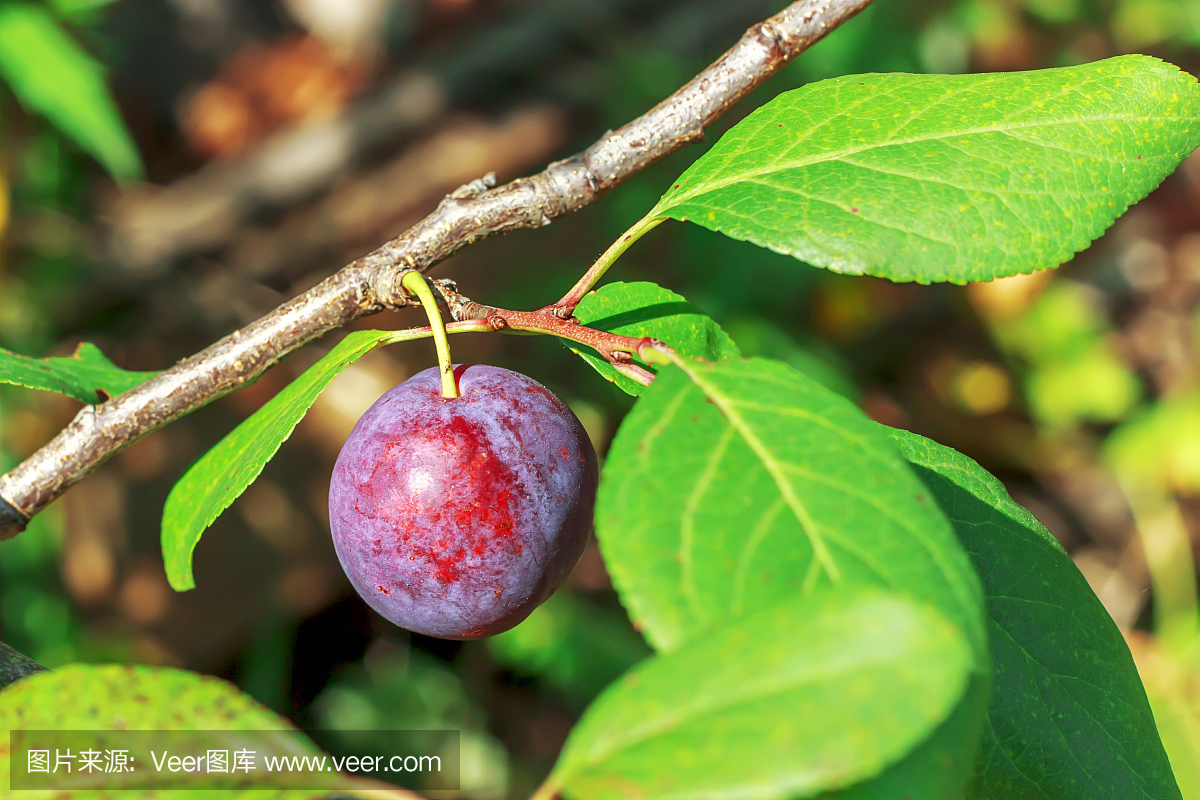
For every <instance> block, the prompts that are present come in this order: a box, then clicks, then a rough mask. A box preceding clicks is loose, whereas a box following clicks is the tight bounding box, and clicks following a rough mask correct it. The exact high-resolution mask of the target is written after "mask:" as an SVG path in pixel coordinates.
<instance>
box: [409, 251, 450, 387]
mask: <svg viewBox="0 0 1200 800" xmlns="http://www.w3.org/2000/svg"><path fill="white" fill-rule="evenodd" d="M400 285H401V286H402V287H404V290H405V291H406V292H408V293H409V294H412V295H416V297H417V299H418V300H420V301H421V307H422V308H424V309H425V314H426V315H427V316H428V317H429V327H430V328H432V329H433V344H434V347H436V348H437V358H438V367H439V368H440V370H441V373H442V397H446V398H450V399H454V398H456V397H458V396H459V394H458V384H457V383H456V382H455V380H454V364H453V363H452V362H451V361H450V342H449V340H448V339H447V338H446V325H445V323H444V322H442V312H441V311H439V310H438V306H437V298H435V297H434V296H433V289H431V288H430V287H429V282H428V281H427V280H425V276H424V275H422V274H421V273H419V272H417V271H416V270H410V271H408V272H406V273H404V277H403V278H401V279H400Z"/></svg>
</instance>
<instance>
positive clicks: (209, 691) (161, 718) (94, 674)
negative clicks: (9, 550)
mask: <svg viewBox="0 0 1200 800" xmlns="http://www.w3.org/2000/svg"><path fill="white" fill-rule="evenodd" d="M12 730H27V731H68V732H69V731H96V732H97V734H96V739H97V741H100V742H108V743H109V744H110V746H111V747H121V744H122V743H121V740H120V738H119V737H120V736H121V733H120V732H121V731H196V732H197V733H196V735H195V737H187V740H188V741H189V742H190V743H191V742H194V744H195V747H196V749H197V750H198V751H199V752H200V753H201V754H203V753H205V752H206V751H207V750H208V749H214V750H215V749H223V750H226V751H234V750H237V749H239V748H243V747H245V745H246V739H245V738H244V737H243V736H240V735H239V732H242V731H256V733H255V734H254V738H253V743H254V744H253V747H254V752H255V758H256V764H261V762H259V761H257V759H261V758H263V757H265V756H267V755H276V756H282V755H289V756H290V755H298V756H303V755H319V754H320V752H321V751H320V750H319V749H318V748H317V747H316V745H314V744H313V743H312V741H311V740H309V739H308V737H307V736H305V735H304V734H303V733H302V732H301V731H299V730H297V729H296V728H295V727H294V726H293V725H292V724H291V723H290V722H289V721H288V720H286V719H283V718H282V717H280V716H278V715H276V714H274V713H273V712H271V711H269V710H268V709H266V708H264V707H263V706H261V705H259V704H258V703H257V702H255V701H254V700H253V699H251V698H250V697H249V696H247V695H245V694H243V693H242V692H240V691H238V690H237V689H236V688H234V687H233V686H231V685H230V684H228V683H226V682H225V681H222V680H218V679H217V678H212V677H208V676H205V675H197V674H195V673H192V672H185V671H183V670H178V669H168V668H161V667H144V666H129V665H116V664H112V665H92V664H71V665H68V666H65V667H60V668H59V669H56V670H54V671H52V672H41V673H38V674H36V675H31V676H29V677H27V678H22V679H21V680H20V681H17V682H16V683H14V684H12V685H11V686H9V687H8V688H6V689H4V690H3V691H0V736H2V737H3V741H4V743H5V746H4V747H0V772H3V774H4V775H5V776H6V777H5V788H6V789H7V788H8V787H7V783H8V777H7V776H8V775H9V772H10V761H9V759H10V756H11V754H10V752H9V748H8V743H9V733H10V731H12ZM105 732H107V733H105ZM106 736H109V737H113V738H111V739H106V738H105V737H106ZM90 738H91V737H89V739H90ZM185 755H186V754H185ZM139 766H140V767H142V768H141V769H136V767H139ZM134 767H135V769H132V770H129V771H122V772H121V773H119V774H117V773H114V774H113V776H111V777H110V776H108V775H105V778H106V780H112V781H113V782H114V783H117V784H119V785H120V786H122V787H123V788H121V789H120V790H119V794H120V796H121V797H122V798H127V799H128V800H151V798H154V797H161V796H163V794H164V792H162V791H161V790H159V791H155V790H150V789H139V785H144V781H146V780H156V779H158V773H157V772H156V771H155V770H153V769H151V768H150V765H148V764H147V765H139V764H136V763H135V764H134ZM72 774H73V776H74V777H75V778H76V779H79V778H81V777H83V778H87V777H89V776H88V775H87V774H86V773H83V772H82V771H80V770H76V772H75V773H72ZM252 776H253V780H252V784H253V785H254V786H257V787H259V789H260V790H259V791H245V790H243V791H237V790H223V791H219V792H214V791H212V790H211V789H209V790H203V789H192V788H189V784H192V785H193V786H194V785H196V784H197V783H199V782H202V781H206V780H208V779H209V777H210V776H209V774H208V773H207V772H204V771H194V772H190V773H188V772H182V771H181V772H179V773H175V774H172V776H171V777H172V780H177V781H178V785H179V788H178V789H175V790H172V791H170V792H169V795H170V796H171V797H176V798H179V799H180V800H204V798H212V797H217V798H222V800H235V799H236V800H253V799H254V798H263V797H267V798H270V797H278V798H286V799H287V800H304V798H315V797H325V796H328V795H330V794H332V792H330V791H329V790H328V789H325V790H320V789H307V790H282V789H277V790H276V791H275V792H274V793H273V794H272V793H267V794H264V793H263V792H262V791H261V789H269V788H271V787H272V786H275V787H280V786H286V785H288V783H289V782H291V785H293V786H294V785H295V782H294V779H293V778H292V777H291V776H290V775H289V774H288V773H287V772H280V771H277V772H274V773H272V772H268V771H267V770H265V769H258V770H256V771H255V772H254V773H253V774H252ZM64 780H66V777H65V775H64ZM348 780H349V779H344V778H343V779H341V782H342V783H345V782H347V781H348ZM338 793H339V794H357V792H346V791H340V792H338ZM19 794H20V795H21V796H23V797H29V798H30V800H42V798H50V797H59V796H63V795H64V792H58V791H49V790H42V791H22V792H19ZM69 794H70V796H71V797H72V798H74V799H75V800H102V798H106V797H112V796H113V792H112V791H101V790H95V789H93V790H76V791H72V792H70V793H69ZM390 794H392V796H393V797H397V798H401V800H403V798H404V797H405V796H409V797H411V795H407V793H405V792H401V791H399V790H396V791H395V792H393V793H390Z"/></svg>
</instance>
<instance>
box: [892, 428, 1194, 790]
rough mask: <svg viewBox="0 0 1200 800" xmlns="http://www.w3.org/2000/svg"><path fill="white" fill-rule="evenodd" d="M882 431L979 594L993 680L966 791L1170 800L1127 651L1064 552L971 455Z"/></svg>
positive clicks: (1164, 764) (1170, 783) (1163, 762)
mask: <svg viewBox="0 0 1200 800" xmlns="http://www.w3.org/2000/svg"><path fill="white" fill-rule="evenodd" d="M891 435H892V438H893V439H894V440H895V441H896V443H897V444H898V445H899V447H900V450H901V453H903V455H904V457H905V458H907V459H908V460H909V462H910V463H912V464H913V466H914V467H915V468H916V471H917V474H918V475H919V476H920V477H921V479H922V480H924V482H925V484H926V485H927V486H928V487H929V491H931V492H932V493H933V494H934V496H935V497H936V498H937V502H938V503H939V505H941V507H942V510H943V511H945V512H946V515H947V516H949V517H950V519H951V521H952V522H953V523H954V526H955V530H956V531H957V533H958V536H959V538H960V539H961V540H962V543H963V546H964V547H966V549H967V552H968V554H969V555H970V557H971V560H972V563H973V564H974V565H975V569H976V570H977V571H978V573H979V576H980V579H981V580H982V581H983V587H984V593H985V594H986V596H987V609H988V640H989V642H990V644H991V648H992V659H993V669H994V674H995V682H994V686H993V692H992V699H991V701H990V704H989V706H988V713H987V716H988V721H987V726H986V727H985V729H984V746H983V751H982V753H981V756H980V761H979V764H978V766H977V767H976V774H975V777H974V778H973V780H972V783H971V787H970V792H969V794H968V796H969V797H972V798H979V800H985V799H986V800H992V799H993V798H1001V797H1003V798H1013V800H1018V799H1019V798H1046V797H1052V798H1054V799H1055V800H1092V799H1093V798H1097V797H1114V798H1115V797H1121V798H1147V799H1148V798H1155V799H1156V800H1160V799H1162V798H1178V797H1179V796H1180V795H1179V789H1178V788H1177V787H1176V786H1175V781H1174V779H1173V778H1172V776H1171V767H1170V764H1169V763H1168V761H1167V756H1166V753H1165V752H1164V751H1163V747H1162V744H1161V743H1160V741H1159V738H1158V732H1157V730H1156V728H1155V724H1154V717H1153V715H1152V714H1151V711H1150V706H1149V704H1148V703H1147V701H1146V693H1145V691H1144V690H1143V688H1142V683H1141V680H1140V679H1139V678H1138V673H1137V669H1136V668H1135V667H1134V663H1133V658H1132V657H1131V656H1130V654H1129V648H1128V647H1127V646H1126V644H1125V640H1124V639H1123V638H1122V636H1121V632H1120V631H1119V630H1118V629H1117V626H1116V625H1115V624H1114V623H1113V621H1112V618H1111V617H1109V615H1108V612H1107V611H1105V610H1104V606H1103V605H1101V604H1100V601H1099V600H1098V599H1097V598H1096V595H1095V593H1093V592H1092V589H1091V587H1089V586H1088V583H1087V581H1086V580H1085V579H1084V577H1083V575H1082V574H1080V572H1079V570H1078V569H1076V567H1075V564H1074V563H1073V562H1072V561H1071V559H1070V557H1069V556H1068V555H1067V554H1066V552H1065V551H1064V550H1063V548H1062V546H1061V545H1060V544H1059V543H1058V541H1057V540H1056V539H1055V538H1054V537H1053V536H1052V535H1051V534H1050V532H1049V531H1047V530H1046V528H1045V527H1044V526H1043V525H1042V524H1041V523H1039V522H1038V521H1037V520H1036V519H1035V518H1034V517H1033V515H1032V514H1030V513H1029V512H1028V511H1026V510H1025V509H1024V508H1022V507H1021V506H1019V505H1017V504H1016V503H1015V502H1013V500H1012V498H1010V497H1009V496H1008V493H1007V492H1006V491H1005V490H1004V487H1003V486H1002V485H1001V484H1000V482H999V481H997V480H996V479H995V478H993V477H992V476H991V475H990V474H988V473H987V472H986V471H985V470H984V469H983V468H982V467H980V466H979V465H978V464H976V463H975V462H974V461H972V460H971V459H969V458H967V457H966V456H964V455H962V454H960V453H957V452H955V451H954V450H951V449H950V448H948V447H943V446H942V445H939V444H937V443H935V442H931V441H929V440H928V439H925V438H923V437H920V436H917V435H916V434H913V433H908V432H906V431H898V430H892V431H891Z"/></svg>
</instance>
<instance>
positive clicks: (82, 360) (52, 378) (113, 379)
mask: <svg viewBox="0 0 1200 800" xmlns="http://www.w3.org/2000/svg"><path fill="white" fill-rule="evenodd" d="M157 374H158V373H157V372H130V371H129V370H124V369H121V368H120V367H117V366H116V365H114V364H113V363H112V362H111V361H109V360H108V359H107V358H105V357H104V354H103V353H101V352H100V348H98V347H96V345H94V344H91V343H90V342H83V343H82V344H80V345H79V346H78V347H76V348H75V353H74V354H73V355H70V356H54V357H51V358H30V357H28V356H22V355H18V354H16V353H11V352H9V351H8V350H5V349H3V348H0V383H12V384H16V385H17V386H28V387H29V388H30V389H44V390H45V391H47V392H58V393H59V394H65V395H67V396H68V397H74V398H75V399H76V400H79V401H80V402H83V403H103V402H104V401H106V400H108V399H109V398H110V397H116V396H117V395H119V394H122V393H123V392H127V391H129V390H130V389H132V388H133V387H134V386H137V385H139V384H141V383H145V382H146V381H148V380H150V379H151V378H153V377H154V376H155V375H157Z"/></svg>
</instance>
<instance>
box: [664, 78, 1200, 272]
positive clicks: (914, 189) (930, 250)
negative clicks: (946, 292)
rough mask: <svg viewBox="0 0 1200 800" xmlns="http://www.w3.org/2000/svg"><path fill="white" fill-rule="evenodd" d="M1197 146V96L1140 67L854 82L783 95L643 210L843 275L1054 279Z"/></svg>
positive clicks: (1185, 82)
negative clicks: (1042, 272) (1048, 272)
mask: <svg viewBox="0 0 1200 800" xmlns="http://www.w3.org/2000/svg"><path fill="white" fill-rule="evenodd" d="M1198 144H1200V86H1198V85H1197V83H1196V79H1195V78H1193V77H1191V76H1190V75H1188V74H1186V73H1183V72H1181V71H1180V70H1179V69H1178V68H1176V67H1174V66H1172V65H1170V64H1165V63H1163V62H1161V61H1158V60H1156V59H1153V58H1148V57H1145V56H1122V57H1119V58H1112V59H1108V60H1106V61H1098V62H1096V63H1093V64H1085V65H1082V66H1077V67H1064V68H1060V69H1049V70H1041V71H1037V72H1014V73H998V74H988V75H904V74H887V75H850V76H846V77H843V78H835V79H832V80H828V81H822V82H820V83H814V84H810V85H808V86H804V87H802V88H800V89H796V90H795V91H791V92H785V93H784V94H781V95H779V96H778V97H776V98H775V99H774V100H772V101H771V102H769V103H767V104H766V105H764V106H763V107H762V108H760V109H758V110H757V111H755V112H754V113H753V114H751V115H750V116H749V117H747V118H746V119H745V120H743V121H742V122H740V123H739V124H738V125H736V126H734V128H733V129H732V130H730V131H729V133H727V134H725V136H724V137H722V139H721V141H720V142H718V143H717V144H716V145H715V146H714V147H713V148H712V149H711V150H710V151H709V152H708V153H706V154H705V155H704V156H702V157H701V158H700V159H699V160H697V161H696V163H695V164H693V165H692V166H691V168H689V169H688V170H687V171H686V172H685V173H684V174H683V175H682V176H681V177H680V178H679V180H678V181H676V182H675V184H674V185H673V186H672V187H671V189H670V190H669V191H667V193H666V194H665V195H663V197H662V199H661V200H660V201H659V203H658V205H657V206H655V208H654V209H653V210H652V211H651V212H650V215H649V216H650V217H651V218H662V217H670V218H673V219H680V220H686V221H688V222H694V223H696V224H698V225H703V226H704V227H707V228H711V229H713V230H717V231H721V232H722V233H725V234H727V235H729V236H732V237H733V238H735V239H743V240H746V241H750V242H754V243H755V244H758V245H761V246H763V247H768V248H770V249H772V250H775V251H777V252H780V253H785V254H788V255H793V256H795V257H797V258H800V259H803V260H804V261H807V262H809V263H811V264H813V265H815V266H819V267H826V268H828V269H831V270H834V271H836V272H845V273H849V274H867V275H876V276H880V277H884V278H891V279H892V280H898V281H918V282H921V283H928V282H931V281H951V282H954V283H964V282H967V281H982V280H990V279H992V278H997V277H1001V276H1005V275H1015V274H1018V273H1027V272H1032V271H1034V270H1038V269H1046V268H1050V267H1056V266H1058V265H1059V264H1060V263H1062V262H1064V261H1066V260H1068V259H1070V258H1071V257H1072V256H1073V255H1074V254H1075V253H1077V252H1079V251H1080V250H1082V249H1084V248H1085V247H1087V246H1088V244H1089V243H1090V242H1091V241H1092V240H1093V239H1095V238H1096V237H1097V236H1099V235H1100V234H1101V233H1102V232H1103V231H1104V230H1105V229H1106V228H1107V227H1108V226H1109V225H1111V224H1112V223H1113V221H1114V220H1115V219H1116V218H1117V217H1118V216H1120V215H1121V213H1123V212H1124V211H1125V209H1126V208H1128V207H1129V206H1130V205H1131V204H1132V203H1135V202H1137V201H1138V200H1140V199H1141V198H1143V197H1145V196H1146V195H1147V194H1148V193H1149V192H1150V190H1152V189H1153V188H1154V187H1155V186H1157V185H1158V184H1159V182H1161V181H1162V179H1163V178H1165V177H1166V176H1167V175H1169V174H1170V173H1171V172H1172V171H1173V170H1174V169H1175V167H1176V166H1177V165H1178V164H1179V162H1180V161H1182V160H1183V159H1184V158H1185V157H1186V156H1187V155H1188V154H1189V153H1191V152H1192V150H1193V149H1195V148H1196V146H1197V145H1198Z"/></svg>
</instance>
